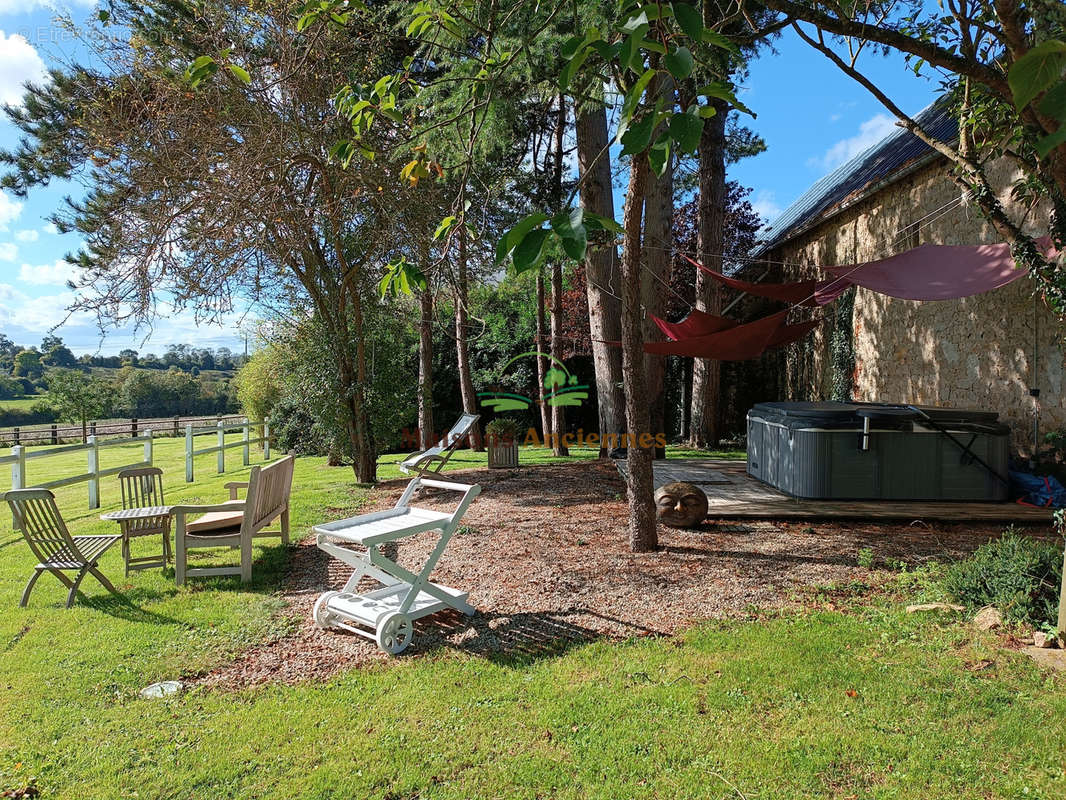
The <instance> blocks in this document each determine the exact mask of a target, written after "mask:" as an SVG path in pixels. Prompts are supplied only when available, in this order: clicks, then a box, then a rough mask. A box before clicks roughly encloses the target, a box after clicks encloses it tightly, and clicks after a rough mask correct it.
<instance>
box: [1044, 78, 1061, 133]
mask: <svg viewBox="0 0 1066 800" xmlns="http://www.w3.org/2000/svg"><path fill="white" fill-rule="evenodd" d="M1038 108H1039V109H1040V113H1041V114H1044V115H1045V116H1048V117H1051V118H1052V119H1057V120H1058V121H1059V122H1062V123H1066V81H1060V82H1059V83H1057V84H1056V85H1054V86H1052V87H1051V88H1050V89H1048V91H1047V94H1045V95H1044V96H1043V97H1042V98H1041V99H1040V105H1039V106H1038Z"/></svg>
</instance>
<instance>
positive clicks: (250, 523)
mask: <svg viewBox="0 0 1066 800" xmlns="http://www.w3.org/2000/svg"><path fill="white" fill-rule="evenodd" d="M293 462H294V459H293V457H292V456H286V457H285V458H283V459H281V460H280V461H275V462H274V463H273V464H269V465H267V466H265V467H252V471H251V474H249V476H248V482H247V483H244V482H236V481H235V482H232V483H227V484H226V488H227V489H229V493H230V499H229V501H227V502H224V503H216V504H214V505H199V506H194V505H182V506H174V508H173V509H172V510H171V513H173V514H174V516H175V522H174V530H175V537H174V538H175V542H174V544H175V547H174V579H175V581H176V582H177V584H178V586H181V585H182V584H183V583H185V578H186V577H187V576H196V575H240V576H241V582H242V583H248V582H249V581H251V579H252V539H257V538H260V537H263V536H280V537H281V542H282V544H288V543H289V492H290V491H291V490H292V470H293ZM241 488H247V489H248V494H247V495H246V496H245V499H244V500H238V499H237V490H238V489H241ZM200 513H203V516H202V517H200V518H199V519H195V520H192V521H186V517H188V515H190V514H200ZM279 518H280V527H279V528H278V529H277V530H266V527H267V525H269V524H270V523H271V522H273V521H274V520H276V519H279ZM203 547H236V548H239V549H240V551H241V563H240V566H234V567H196V568H195V569H189V567H188V551H189V549H190V548H203Z"/></svg>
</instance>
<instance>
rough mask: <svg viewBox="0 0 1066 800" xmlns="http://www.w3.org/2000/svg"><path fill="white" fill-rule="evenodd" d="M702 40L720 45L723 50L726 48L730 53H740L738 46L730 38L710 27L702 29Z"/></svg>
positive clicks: (716, 45)
mask: <svg viewBox="0 0 1066 800" xmlns="http://www.w3.org/2000/svg"><path fill="white" fill-rule="evenodd" d="M701 38H702V39H703V41H704V42H706V43H707V44H710V45H714V46H715V47H720V48H722V49H723V50H728V51H729V52H730V53H733V54H735V55H740V48H739V47H737V46H736V44H735V43H734V42H733V40H732V39H730V38H729V37H728V36H723V35H722V34H720V33H719V32H718V31H712V30H711V29H710V28H704V29H703V36H702V37H701Z"/></svg>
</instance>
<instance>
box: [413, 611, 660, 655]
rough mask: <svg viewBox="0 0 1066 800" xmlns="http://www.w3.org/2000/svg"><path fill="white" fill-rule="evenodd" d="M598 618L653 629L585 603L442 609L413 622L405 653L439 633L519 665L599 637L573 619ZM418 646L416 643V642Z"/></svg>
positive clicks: (622, 627) (621, 627)
mask: <svg viewBox="0 0 1066 800" xmlns="http://www.w3.org/2000/svg"><path fill="white" fill-rule="evenodd" d="M578 619H583V620H600V621H602V622H605V623H608V624H609V625H610V626H611V627H613V628H614V629H615V630H617V631H619V633H618V634H615V635H613V636H612V638H619V636H621V637H625V636H627V635H628V636H631V637H636V636H651V635H658V634H657V632H656V631H653V630H651V629H650V628H645V627H643V626H641V625H634V624H632V623H628V622H623V621H622V620H619V619H615V618H613V617H609V616H605V615H603V614H600V613H598V612H596V611H592V610H591V609H587V608H578V609H572V610H569V611H539V612H529V613H526V612H521V613H517V614H502V613H489V614H483V613H480V612H477V613H475V614H474V615H473V616H471V617H466V616H463V615H462V614H460V613H459V612H457V611H450V610H449V611H444V612H440V613H438V614H435V615H433V616H431V617H428V618H426V619H425V620H419V621H418V622H416V623H415V629H416V631H417V635H416V636H415V640H414V643H413V645H412V647H411V651H410V652H411V655H419V654H422V653H425V652H426V651H427V650H429V649H432V648H434V647H435V646H436V644H437V642H438V641H439V639H440V638H441V637H449V638H451V639H453V641H454V642H455V643H449V644H442V645H441V646H444V647H449V648H452V649H456V650H459V651H461V652H464V653H470V654H473V655H478V656H481V657H483V658H486V659H487V660H489V661H491V662H492V663H494V664H499V665H501V666H505V667H512V668H521V667H526V666H528V665H530V664H532V663H535V662H537V661H542V660H544V659H548V658H558V657H559V656H563V655H566V653H568V652H569V651H570V650H572V649H574V648H576V647H581V646H583V645H587V644H590V643H592V642H594V641H596V640H598V639H602V638H605V636H606V634H605V633H604V632H603V631H601V630H596V629H595V628H591V627H589V626H588V625H587V624H581V623H579V622H577V621H576V620H578ZM420 640H421V642H422V644H423V646H422V647H419V642H420Z"/></svg>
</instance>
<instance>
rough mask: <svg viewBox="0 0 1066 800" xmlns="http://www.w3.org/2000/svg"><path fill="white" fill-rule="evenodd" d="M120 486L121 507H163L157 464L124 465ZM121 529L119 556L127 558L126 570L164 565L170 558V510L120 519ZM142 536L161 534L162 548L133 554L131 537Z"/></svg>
mask: <svg viewBox="0 0 1066 800" xmlns="http://www.w3.org/2000/svg"><path fill="white" fill-rule="evenodd" d="M118 482H119V487H120V488H121V490H122V508H124V509H140V508H155V507H157V506H158V507H163V506H165V505H166V503H165V502H164V500H163V470H161V469H160V468H159V467H139V468H137V469H126V470H123V471H122V472H120V473H119V474H118ZM118 523H119V526H120V527H121V529H122V558H123V560H124V561H125V562H126V574H127V575H129V574H130V570H131V569H146V568H148V567H163V568H166V565H167V562H168V561H169V560H170V557H171V556H170V511H169V509H167V512H166V513H163V514H158V515H156V516H151V517H134V518H130V519H121V518H120V519H119V520H118ZM142 536H160V537H162V540H163V541H162V544H163V549H162V551H161V552H160V553H159V554H158V555H150V556H140V557H137V558H134V557H132V556H131V554H130V541H131V540H132V539H136V538H139V537H142Z"/></svg>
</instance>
